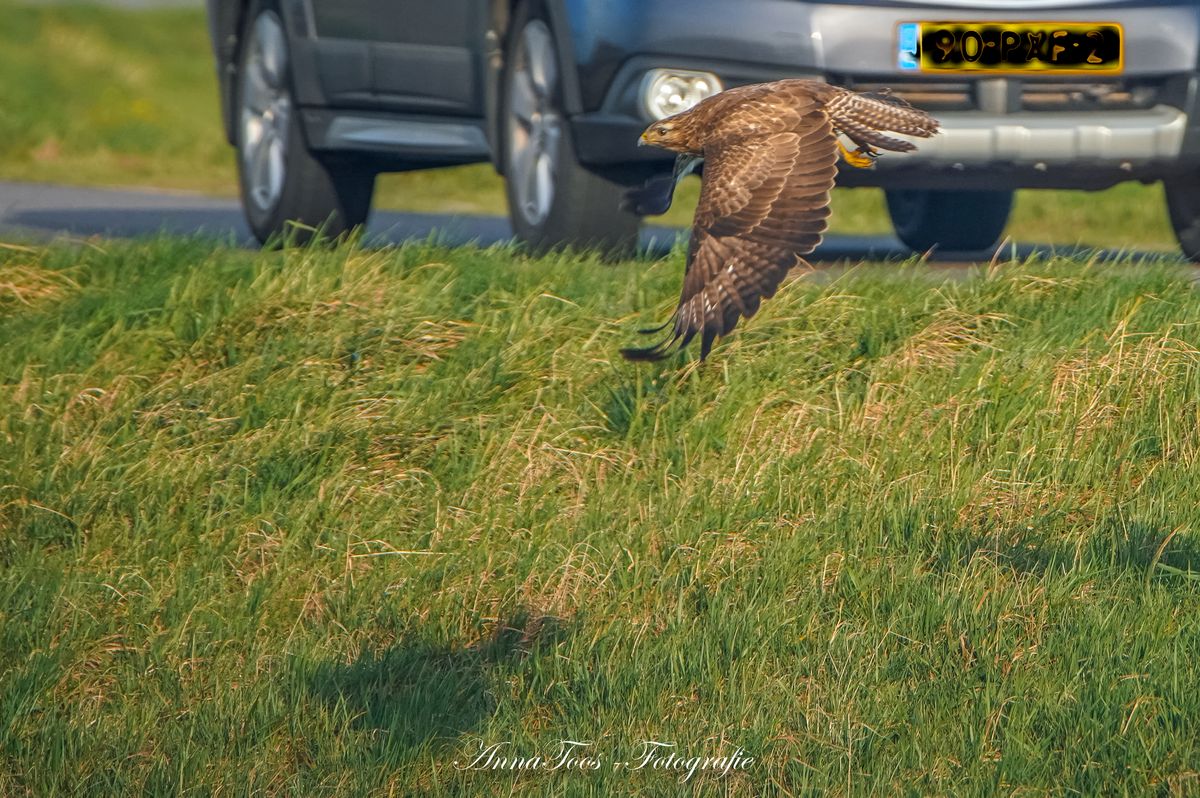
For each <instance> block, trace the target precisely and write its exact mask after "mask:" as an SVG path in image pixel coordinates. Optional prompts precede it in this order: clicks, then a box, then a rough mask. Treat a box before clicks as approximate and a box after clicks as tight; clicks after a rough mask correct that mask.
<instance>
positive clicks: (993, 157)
mask: <svg viewBox="0 0 1200 798" xmlns="http://www.w3.org/2000/svg"><path fill="white" fill-rule="evenodd" d="M937 117H938V121H939V122H941V123H942V131H941V133H939V134H938V135H937V136H934V137H933V138H932V139H909V140H910V141H912V142H913V143H915V144H916V145H917V151H916V152H912V153H886V154H885V157H883V158H881V159H880V160H879V163H880V165H883V166H885V167H886V166H887V165H888V163H889V162H891V163H892V164H896V165H899V164H900V163H912V162H926V163H938V164H960V163H961V164H963V165H983V164H994V163H1009V164H1024V165H1030V164H1034V165H1036V164H1064V163H1071V164H1079V163H1084V164H1086V163H1107V162H1119V163H1129V164H1131V165H1137V164H1145V163H1152V162H1155V161H1170V160H1173V159H1176V158H1178V157H1179V153H1180V151H1181V150H1182V148H1183V137H1184V131H1185V129H1186V127H1187V115H1186V114H1184V113H1183V111H1180V110H1179V109H1178V108H1171V107H1169V106H1165V105H1159V106H1155V107H1154V108H1152V109H1149V110H1146V111H1107V112H1103V113H1092V114H1086V115H1085V114H1072V113H1052V112H1047V113H1021V114H980V113H951V112H947V113H944V114H938V115H937ZM901 138H904V137H903V136H902V137H901Z"/></svg>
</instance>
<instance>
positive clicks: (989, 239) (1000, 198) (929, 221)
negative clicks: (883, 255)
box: [886, 190, 1013, 252]
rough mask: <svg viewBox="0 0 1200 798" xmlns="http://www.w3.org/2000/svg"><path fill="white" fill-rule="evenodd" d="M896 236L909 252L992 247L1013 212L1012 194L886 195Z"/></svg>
mask: <svg viewBox="0 0 1200 798" xmlns="http://www.w3.org/2000/svg"><path fill="white" fill-rule="evenodd" d="M886 196H887V208H888V214H889V215H890V216H891V217H892V225H893V226H894V227H895V228H896V236H897V237H898V238H899V239H900V240H901V241H903V242H904V243H905V245H907V246H908V247H910V248H911V249H914V250H916V251H917V252H925V251H927V250H929V249H931V248H933V247H938V248H939V249H942V250H951V251H976V250H981V249H988V248H989V247H992V246H995V244H996V242H997V241H998V240H999V238H1000V234H1001V233H1003V232H1004V226H1005V225H1006V224H1007V223H1008V214H1009V212H1010V211H1012V203H1013V192H1011V191H928V190H904V191H899V190H897V191H888V192H886Z"/></svg>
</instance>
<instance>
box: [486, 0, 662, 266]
mask: <svg viewBox="0 0 1200 798" xmlns="http://www.w3.org/2000/svg"><path fill="white" fill-rule="evenodd" d="M559 63H560V62H559V60H558V48H557V46H556V44H555V41H554V34H553V32H552V31H551V28H550V25H549V23H548V21H547V17H546V14H545V12H544V10H543V9H542V7H541V5H540V4H538V3H525V4H523V5H522V6H521V8H520V9H519V10H518V11H517V14H516V16H515V18H514V20H513V25H512V27H511V29H510V35H509V41H508V46H507V48H506V58H505V67H504V79H503V102H502V125H501V135H502V137H503V141H502V149H501V157H502V159H503V160H502V167H503V171H504V175H505V178H506V180H505V183H506V191H507V194H508V213H509V218H510V219H511V221H512V227H513V232H514V233H515V234H516V236H517V238H518V239H520V240H521V241H524V242H525V243H527V244H529V245H530V246H531V247H533V248H534V249H535V250H547V249H555V248H559V247H564V246H571V247H597V248H600V249H602V250H604V251H605V252H607V253H609V254H610V255H621V254H627V253H629V252H632V251H633V250H634V248H635V247H636V245H637V235H638V223H639V219H638V217H637V216H635V215H634V214H631V213H628V212H626V211H623V210H621V208H620V203H621V196H622V191H623V187H622V186H620V185H619V184H617V183H615V182H613V181H610V180H608V179H606V178H605V177H604V176H603V175H600V174H597V173H595V172H592V171H590V170H589V169H587V168H586V167H584V166H583V165H582V164H580V163H579V161H578V160H577V159H576V157H575V146H574V142H573V141H572V138H571V130H570V124H569V121H568V119H567V116H566V114H565V113H564V112H563V103H562V80H561V74H560V69H559Z"/></svg>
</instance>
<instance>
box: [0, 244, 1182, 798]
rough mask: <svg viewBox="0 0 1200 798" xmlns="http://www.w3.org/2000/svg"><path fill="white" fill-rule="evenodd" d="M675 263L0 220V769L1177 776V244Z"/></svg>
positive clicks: (756, 790) (485, 779)
mask: <svg viewBox="0 0 1200 798" xmlns="http://www.w3.org/2000/svg"><path fill="white" fill-rule="evenodd" d="M680 257H681V255H680V253H675V255H673V256H672V257H671V258H669V259H667V260H665V261H661V262H656V263H645V262H639V263H624V264H618V265H615V266H611V267H610V266H604V265H601V264H599V263H597V262H596V261H594V260H591V259H588V258H576V257H569V256H561V257H554V258H549V259H541V260H531V259H527V258H526V257H524V256H521V255H520V254H518V253H516V252H514V251H512V250H507V249H491V250H476V249H469V248H467V249H456V250H446V249H439V248H436V247H433V246H425V245H410V246H407V247H404V248H401V249H395V250H378V251H361V250H357V249H353V248H345V249H340V250H334V251H329V250H304V251H293V252H289V253H265V254H263V253H252V252H246V251H242V250H230V249H225V248H221V247H217V246H214V245H212V244H206V243H203V242H198V241H188V240H158V241H147V242H141V243H124V244H123V243H111V244H104V245H102V246H92V247H86V248H79V249H69V248H51V249H47V250H24V249H13V248H8V249H4V250H2V251H0V340H3V341H5V342H7V343H6V345H5V346H3V347H0V684H3V690H2V691H0V795H5V796H21V795H31V796H33V795H36V796H46V795H68V794H70V795H74V794H79V795H118V794H123V795H138V794H155V795H163V794H185V793H186V794H218V795H226V794H251V793H253V794H265V795H276V794H298V795H362V794H378V795H462V796H475V795H485V794H492V795H509V794H541V795H564V794H565V795H597V796H607V795H622V794H637V795H673V794H680V793H683V794H722V795H739V796H740V795H776V794H779V795H799V794H823V793H831V794H844V795H878V794H911V795H920V794H925V795H994V794H1013V795H1100V794H1105V795H1112V794H1126V795H1154V796H1162V795H1167V796H1171V795H1188V794H1195V792H1196V790H1197V788H1198V787H1200V772H1198V770H1200V765H1198V763H1200V690H1197V689H1196V685H1197V684H1200V541H1198V539H1197V537H1196V529H1197V525H1198V524H1200V509H1198V508H1197V505H1196V502H1195V500H1194V497H1195V496H1196V495H1198V494H1200V470H1198V469H1197V459H1198V457H1200V424H1198V423H1197V422H1198V421H1200V295H1198V294H1197V292H1196V291H1195V290H1194V289H1193V287H1192V285H1191V280H1192V276H1191V275H1190V274H1189V273H1187V272H1183V271H1180V270H1177V269H1176V268H1173V267H1168V266H1166V265H1154V264H1134V263H1130V264H1119V265H1111V266H1102V265H1099V264H1095V263H1092V264H1087V263H1069V262H1063V261H1052V262H1044V261H1036V260H1035V261H1030V262H1025V263H1009V264H998V265H996V266H994V267H993V268H989V269H983V270H980V271H978V272H975V273H973V274H971V275H970V276H968V277H966V278H963V275H962V274H961V273H959V272H954V273H948V272H944V271H942V272H939V271H936V270H929V269H927V268H926V267H923V266H921V265H919V264H915V263H914V264H909V265H907V266H904V267H901V268H896V267H891V268H886V269H884V268H879V267H873V266H870V265H865V266H862V267H859V268H856V269H853V270H850V271H848V272H844V273H843V272H826V273H822V274H817V275H811V276H808V277H802V278H800V279H797V280H795V281H793V282H791V283H789V284H788V285H787V286H786V287H785V288H784V289H783V290H782V292H781V294H780V296H779V297H778V298H776V299H775V300H773V301H772V302H770V303H767V304H765V305H764V307H763V310H762V312H761V313H760V315H759V316H758V317H756V318H755V319H754V320H753V321H752V322H751V323H749V324H747V325H745V326H744V328H743V329H741V330H740V331H739V332H738V333H737V334H736V335H735V336H733V337H732V338H731V339H730V340H729V341H728V342H726V343H724V344H722V345H720V346H718V347H717V349H716V350H715V352H714V353H713V356H712V359H711V360H710V362H708V363H707V364H704V365H699V364H697V363H695V362H694V361H690V360H687V359H686V358H685V359H683V360H681V361H677V362H671V363H667V364H664V365H663V366H661V367H658V368H646V367H634V366H632V365H630V364H626V363H623V362H621V361H620V360H619V359H617V358H615V357H614V355H615V352H616V350H617V348H618V347H619V346H621V345H625V344H627V343H629V342H630V341H631V338H633V337H634V334H633V333H632V329H633V328H634V327H635V326H638V325H639V324H644V323H646V322H648V321H652V320H653V319H654V318H655V317H657V316H659V315H661V314H662V312H663V310H664V309H665V308H666V306H667V304H668V303H669V302H670V300H671V298H672V296H673V295H674V293H675V292H676V291H677V286H678V272H679V268H680V260H679V259H680ZM960 278H962V279H960ZM564 738H565V739H571V740H577V741H591V742H594V743H595V746H596V752H597V753H596V755H597V756H599V757H600V758H601V759H602V760H603V763H604V764H603V766H602V767H601V769H600V770H598V771H594V772H587V773H575V772H572V773H566V772H562V771H538V772H523V773H511V772H498V773H497V772H486V771H483V772H481V771H474V770H459V769H457V768H456V767H455V766H454V764H453V763H454V762H455V761H459V762H460V763H462V762H465V761H467V760H469V759H470V758H471V756H472V755H473V754H474V753H475V752H476V751H477V750H478V746H479V745H480V742H481V741H482V742H483V743H486V744H492V743H502V742H510V743H511V749H510V750H511V751H512V752H513V753H515V754H522V755H524V756H533V755H536V754H541V755H543V756H552V755H553V754H554V753H555V751H556V750H557V748H558V746H559V741H560V740H561V739H564ZM643 739H652V740H656V741H663V742H673V743H675V744H677V745H678V746H679V750H681V751H682V752H683V753H685V754H687V755H709V754H722V753H723V754H730V753H732V752H733V751H734V750H736V748H738V747H740V748H742V749H743V750H744V751H745V752H746V753H747V755H749V756H752V757H754V762H753V763H752V764H751V765H750V766H748V767H747V768H745V769H742V770H738V771H735V772H734V773H732V774H730V775H729V776H727V777H724V778H718V777H715V776H713V775H711V774H708V775H703V774H701V775H697V776H695V777H694V778H692V779H691V780H689V781H687V782H686V783H683V784H680V783H679V782H678V781H677V779H678V778H679V774H677V773H670V772H664V771H656V770H648V769H642V770H637V771H634V772H627V771H623V770H621V769H616V768H613V767H612V766H611V764H612V762H613V761H622V760H626V759H629V758H631V757H634V756H636V755H637V753H638V752H639V750H640V746H641V743H640V741H641V740H643Z"/></svg>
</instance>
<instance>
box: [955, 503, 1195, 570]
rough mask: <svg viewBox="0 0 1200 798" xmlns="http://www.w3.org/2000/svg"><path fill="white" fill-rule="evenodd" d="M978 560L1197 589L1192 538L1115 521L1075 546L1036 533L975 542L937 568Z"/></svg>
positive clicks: (1178, 532) (1179, 532)
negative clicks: (1104, 573)
mask: <svg viewBox="0 0 1200 798" xmlns="http://www.w3.org/2000/svg"><path fill="white" fill-rule="evenodd" d="M980 556H985V557H990V558H992V559H994V560H995V561H996V562H998V563H1000V564H1002V565H1005V566H1008V567H1010V568H1012V569H1013V570H1015V571H1018V572H1023V573H1031V574H1044V573H1055V572H1058V573H1063V572H1067V571H1070V570H1075V569H1083V570H1087V571H1109V572H1116V573H1124V574H1127V575H1130V576H1134V577H1138V578H1142V579H1152V578H1155V579H1158V580H1159V581H1161V582H1162V583H1163V584H1164V585H1171V584H1176V585H1180V586H1182V585H1185V584H1190V585H1192V586H1196V585H1200V539H1198V538H1197V536H1196V535H1195V534H1190V533H1188V532H1186V531H1185V530H1182V529H1175V530H1172V529H1171V528H1169V527H1165V526H1159V525H1155V524H1151V523H1144V522H1136V521H1129V520H1128V519H1120V518H1115V517H1114V518H1109V519H1106V520H1105V521H1103V522H1102V523H1101V524H1100V525H1099V526H1098V527H1097V529H1096V530H1095V531H1094V532H1093V533H1092V534H1090V535H1088V536H1087V537H1086V538H1084V539H1082V540H1080V541H1079V542H1077V543H1067V542H1063V541H1053V540H1049V539H1047V538H1045V537H1044V536H1041V535H1039V534H1037V533H1036V532H1026V533H1023V534H1022V533H1016V534H1013V535H1003V534H1001V535H989V536H983V537H977V538H974V539H971V540H969V541H967V542H966V543H965V545H964V546H961V547H958V548H957V550H956V551H954V552H953V553H952V554H951V553H950V552H945V553H943V554H942V555H941V556H940V557H939V558H938V563H937V564H936V565H935V567H939V566H940V568H941V569H942V570H950V569H958V568H961V567H963V566H964V565H965V564H966V563H968V562H970V561H971V560H972V559H974V558H976V557H980Z"/></svg>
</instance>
